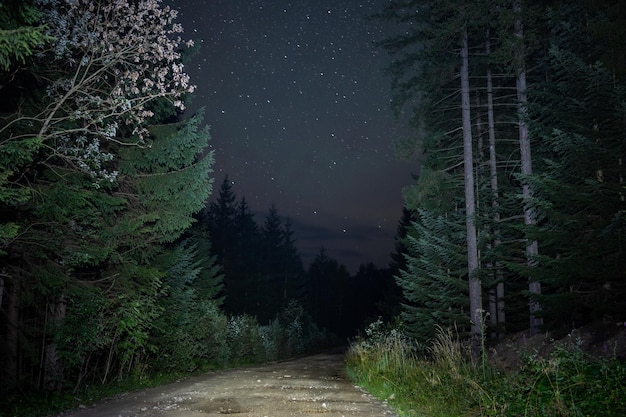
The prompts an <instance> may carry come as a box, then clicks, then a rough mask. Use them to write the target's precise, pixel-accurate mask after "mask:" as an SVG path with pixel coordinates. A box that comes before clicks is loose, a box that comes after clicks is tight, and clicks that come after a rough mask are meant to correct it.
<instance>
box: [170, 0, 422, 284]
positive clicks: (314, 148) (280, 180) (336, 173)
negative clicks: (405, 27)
mask: <svg viewBox="0 0 626 417" xmlns="http://www.w3.org/2000/svg"><path fill="white" fill-rule="evenodd" d="M384 3H385V0H369V1H368V0H361V1H358V0H333V1H326V0H295V1H294V0H206V1H200V0H169V1H167V2H166V4H171V5H173V7H174V8H175V9H177V10H179V17H178V20H179V22H181V23H182V24H183V27H184V28H185V34H184V37H185V38H186V39H189V38H191V39H193V40H194V41H195V42H196V43H197V44H198V43H199V44H200V46H201V48H200V52H199V53H198V54H197V55H196V56H195V57H194V58H193V60H192V61H191V62H189V63H188V64H187V66H186V68H187V71H188V72H189V74H190V75H191V77H192V81H193V83H194V84H196V85H197V91H196V93H195V95H194V98H193V102H192V103H191V105H190V106H189V110H190V111H192V112H193V111H194V109H196V110H197V108H198V107H204V108H205V122H206V123H207V124H208V125H210V128H211V136H212V140H211V143H212V147H213V150H214V151H215V158H216V163H215V166H214V168H215V187H214V193H213V196H214V197H215V196H216V195H217V189H218V187H219V185H220V184H221V182H222V180H223V179H224V177H225V175H226V174H227V175H228V177H229V179H230V180H231V181H232V183H233V191H234V193H235V194H236V195H237V197H238V198H241V197H244V196H245V198H246V199H247V201H248V203H249V205H250V207H251V209H252V210H253V211H254V212H255V213H256V214H255V216H256V220H257V223H259V224H260V225H262V224H263V221H264V217H265V214H266V213H267V209H268V208H269V206H270V204H272V203H273V204H275V205H276V207H277V209H278V211H279V214H280V215H281V216H283V217H285V218H289V220H290V222H291V224H292V227H293V229H294V231H295V233H294V238H295V239H296V244H297V246H298V249H299V251H300V254H301V255H302V258H303V261H304V263H305V267H308V264H309V263H310V262H311V260H312V259H313V258H314V257H315V255H316V254H317V253H319V251H320V249H321V247H324V248H325V249H326V252H327V254H328V255H329V256H330V257H331V258H334V259H337V260H338V261H339V262H341V263H343V264H344V265H346V266H347V267H348V269H349V270H350V271H351V272H353V273H354V272H356V270H357V269H358V266H359V265H360V264H362V263H367V262H370V261H371V262H373V263H374V264H376V265H377V266H380V267H384V266H387V265H388V263H389V261H390V259H389V254H390V253H392V252H393V251H394V236H395V233H396V230H397V225H398V221H399V219H400V217H401V210H402V197H401V190H402V187H404V186H406V185H409V184H411V183H412V179H411V174H412V173H416V172H417V170H418V167H417V161H415V160H402V159H399V158H398V157H397V156H396V155H395V153H394V150H393V141H394V139H395V138H398V137H402V136H406V135H408V134H410V132H408V129H407V128H406V123H405V122H403V121H398V120H396V118H395V117H394V116H393V114H392V111H391V108H390V79H389V78H388V77H387V76H386V75H385V74H384V68H385V67H386V66H387V65H388V63H389V59H390V58H389V57H388V56H387V55H386V53H385V52H384V51H383V50H381V49H379V48H376V47H375V45H374V42H375V41H377V40H380V39H382V38H384V37H385V36H386V33H385V30H388V29H386V28H385V24H384V23H382V22H376V21H372V20H369V19H367V16H369V15H371V14H372V13H374V12H376V11H378V10H380V9H381V7H382V6H383V5H384Z"/></svg>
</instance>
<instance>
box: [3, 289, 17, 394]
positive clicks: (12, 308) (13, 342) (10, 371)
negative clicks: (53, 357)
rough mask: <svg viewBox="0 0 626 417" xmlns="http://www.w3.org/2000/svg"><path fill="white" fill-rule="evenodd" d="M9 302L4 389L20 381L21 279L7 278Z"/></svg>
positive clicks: (4, 361) (4, 348)
mask: <svg viewBox="0 0 626 417" xmlns="http://www.w3.org/2000/svg"><path fill="white" fill-rule="evenodd" d="M6 287H7V302H6V306H7V309H6V336H5V338H4V341H3V342H2V345H3V346H2V355H3V356H4V357H3V358H2V361H1V363H2V368H3V369H1V370H0V374H1V375H2V377H3V378H2V379H3V380H4V381H3V382H2V389H3V390H5V389H8V388H13V387H15V386H16V385H17V381H19V377H20V374H19V369H20V360H19V359H20V358H19V348H20V341H19V325H20V323H19V320H20V294H21V288H20V281H19V279H15V277H14V278H13V279H12V280H7V282H6Z"/></svg>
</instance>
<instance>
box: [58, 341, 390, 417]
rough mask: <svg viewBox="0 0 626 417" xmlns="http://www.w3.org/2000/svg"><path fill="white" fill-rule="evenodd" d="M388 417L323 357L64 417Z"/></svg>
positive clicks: (134, 395)
mask: <svg viewBox="0 0 626 417" xmlns="http://www.w3.org/2000/svg"><path fill="white" fill-rule="evenodd" d="M224 414H232V415H236V416H242V417H243V416H250V417H252V416H254V417H264V416H267V417H286V416H318V415H320V414H323V415H324V416H327V417H334V416H338V417H340V416H346V417H347V416H361V417H372V416H388V417H395V414H394V412H393V411H392V410H391V409H390V408H389V407H387V406H386V405H385V404H382V403H380V402H378V401H376V400H375V399H374V398H373V397H371V396H370V395H369V394H367V393H365V392H364V391H362V390H361V389H359V388H358V387H356V386H354V385H353V384H352V383H351V382H350V381H349V380H348V379H347V377H346V376H345V373H344V356H343V354H338V353H325V354H320V355H315V356H308V357H305V358H301V359H296V360H292V361H286V362H277V363H271V364H268V365H262V366H256V367H250V368H240V369H233V370H226V371H219V372H212V373H208V374H205V375H202V376H197V377H192V378H189V379H185V380H182V381H178V382H174V383H171V384H167V385H163V386H160V387H156V388H150V389H146V390H141V391H135V392H130V393H126V394H124V395H121V396H119V397H116V398H114V399H110V400H107V401H104V402H102V403H99V404H95V405H90V406H83V407H81V409H79V410H75V411H70V412H65V413H63V414H60V416H63V417H157V416H159V417H161V416H166V417H183V416H184V417H210V416H218V415H224Z"/></svg>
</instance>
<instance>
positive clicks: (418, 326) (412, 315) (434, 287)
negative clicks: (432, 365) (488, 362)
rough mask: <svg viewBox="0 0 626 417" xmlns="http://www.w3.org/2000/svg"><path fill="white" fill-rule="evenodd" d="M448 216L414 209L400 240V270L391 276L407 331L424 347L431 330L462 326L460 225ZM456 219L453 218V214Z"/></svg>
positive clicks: (463, 293)
mask: <svg viewBox="0 0 626 417" xmlns="http://www.w3.org/2000/svg"><path fill="white" fill-rule="evenodd" d="M450 217H451V216H444V215H435V214H434V213H433V212H431V211H428V210H424V209H420V210H418V211H417V215H416V220H415V221H414V222H413V223H412V227H411V228H410V229H409V230H408V232H407V236H406V238H405V244H406V247H407V255H406V268H405V269H404V270H401V271H400V274H399V275H398V276H396V282H397V283H398V285H399V286H400V287H401V288H402V291H403V296H404V301H403V304H402V318H403V320H404V322H405V324H406V326H407V331H408V332H409V334H411V335H412V336H413V337H415V338H417V340H418V341H419V342H420V343H422V344H427V343H428V342H429V340H430V339H431V338H432V337H433V335H434V334H435V330H436V327H437V326H446V327H451V326H455V325H458V326H460V327H461V328H466V326H467V325H468V324H469V321H468V319H467V317H466V314H465V312H466V311H467V306H468V299H467V281H466V280H465V278H464V277H465V276H466V275H467V261H466V259H465V256H464V249H463V248H464V226H463V224H462V223H461V222H460V221H458V220H462V219H458V218H457V221H456V222H455V221H452V220H451V219H450ZM457 217H458V216H457Z"/></svg>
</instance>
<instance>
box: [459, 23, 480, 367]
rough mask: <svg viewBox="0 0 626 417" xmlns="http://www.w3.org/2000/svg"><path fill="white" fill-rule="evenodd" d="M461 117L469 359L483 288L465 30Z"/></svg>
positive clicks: (475, 346) (475, 345)
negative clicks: (479, 274) (469, 322)
mask: <svg viewBox="0 0 626 417" xmlns="http://www.w3.org/2000/svg"><path fill="white" fill-rule="evenodd" d="M461 116H462V120H463V165H464V184H465V225H466V228H467V270H468V276H469V297H470V319H471V326H472V327H471V339H472V340H471V345H472V355H473V356H474V357H475V358H478V357H480V356H481V354H482V288H481V287H482V286H481V282H480V279H479V278H478V277H477V275H476V273H475V272H476V270H477V269H478V242H477V238H476V223H475V220H476V219H475V217H476V202H475V195H474V156H473V143H472V122H471V114H470V88H469V45H468V35H467V29H464V30H463V46H462V47H461Z"/></svg>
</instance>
